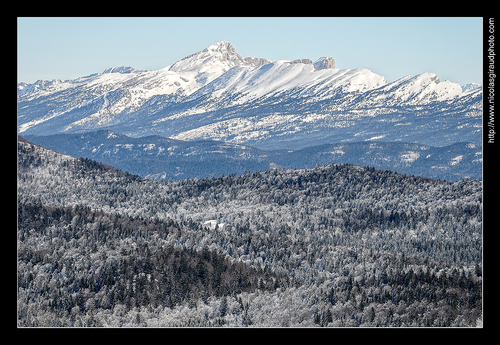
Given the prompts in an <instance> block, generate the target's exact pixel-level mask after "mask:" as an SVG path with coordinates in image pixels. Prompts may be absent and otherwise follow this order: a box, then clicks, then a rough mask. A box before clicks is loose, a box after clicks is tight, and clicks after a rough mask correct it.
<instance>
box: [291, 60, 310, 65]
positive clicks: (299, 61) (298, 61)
mask: <svg viewBox="0 0 500 345" xmlns="http://www.w3.org/2000/svg"><path fill="white" fill-rule="evenodd" d="M290 63H305V64H308V65H311V64H312V63H313V62H312V60H311V59H295V60H293V61H291V62H290Z"/></svg>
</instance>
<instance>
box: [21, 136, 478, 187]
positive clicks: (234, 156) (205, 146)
mask: <svg viewBox="0 0 500 345" xmlns="http://www.w3.org/2000/svg"><path fill="white" fill-rule="evenodd" d="M26 139H28V140H30V141H32V142H34V143H36V144H39V145H42V146H44V147H48V148H50V149H53V150H55V151H58V152H61V153H64V154H68V155H70V156H73V157H85V158H89V159H93V160H97V161H99V162H102V163H104V164H108V165H111V166H114V167H116V168H119V169H121V170H125V171H128V172H130V173H132V174H138V175H140V176H141V177H144V178H152V179H158V180H168V179H172V180H178V179H184V178H204V177H207V176H221V175H226V176H227V175H230V174H237V175H241V174H243V173H244V172H247V171H265V170H269V169H276V168H278V167H284V168H288V169H293V168H298V169H303V168H314V167H315V166H316V165H317V164H320V165H321V164H330V163H350V164H355V165H360V166H372V167H374V168H376V169H380V170H390V171H397V172H399V173H404V174H408V175H419V176H424V177H429V178H433V179H441V180H452V181H456V180H460V179H465V178H470V179H481V178H482V148H481V147H478V146H476V145H475V144H473V143H465V142H461V143H460V142H459V143H454V144H452V145H449V146H445V147H433V146H427V145H421V144H416V143H405V142H353V143H334V144H324V145H317V146H310V147H306V148H303V149H300V150H261V149H258V148H255V147H252V146H249V145H239V144H234V143H225V142H220V141H213V140H198V141H182V140H175V139H171V138H165V137H161V136H157V135H151V136H146V137H139V138H132V137H128V136H126V135H123V134H120V133H117V132H113V131H109V130H101V131H96V132H86V133H79V134H55V135H51V136H29V135H28V136H26Z"/></svg>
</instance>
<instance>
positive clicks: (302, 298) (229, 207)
mask: <svg viewBox="0 0 500 345" xmlns="http://www.w3.org/2000/svg"><path fill="white" fill-rule="evenodd" d="M18 325H19V326H152V327H153V326H278V327H281V326H301V327H311V326H330V327H331V326H333V327H342V326H344V327H356V326H361V327H375V326H393V327H400V326H441V327H448V326H477V325H482V181H480V180H462V181H459V182H454V183H451V182H446V181H439V180H432V179H429V178H423V177H418V176H406V175H400V174H396V173H393V172H390V171H379V170H376V169H373V168H369V167H360V166H354V165H349V164H329V165H324V166H317V167H316V168H314V169H301V170H298V169H294V170H285V169H276V170H268V171H261V172H246V173H244V174H242V175H229V176H220V177H210V178H205V179H191V180H189V179H187V180H180V181H168V182H159V181H151V180H147V179H142V178H140V177H138V176H135V175H131V174H128V173H125V172H122V171H120V170H117V169H115V168H112V167H110V166H106V165H103V164H100V163H97V162H95V161H92V160H89V159H76V158H72V157H69V156H64V155H61V154H59V153H57V152H54V151H51V150H48V149H45V148H42V147H39V146H36V145H34V144H31V143H29V142H27V141H25V140H22V139H21V140H20V141H19V144H18Z"/></svg>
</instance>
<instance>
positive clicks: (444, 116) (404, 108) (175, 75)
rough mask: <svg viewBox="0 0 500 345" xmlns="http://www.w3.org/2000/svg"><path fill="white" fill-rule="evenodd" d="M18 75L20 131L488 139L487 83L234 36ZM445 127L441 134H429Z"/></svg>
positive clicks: (297, 143) (277, 139)
mask: <svg viewBox="0 0 500 345" xmlns="http://www.w3.org/2000/svg"><path fill="white" fill-rule="evenodd" d="M105 71H108V73H96V74H92V75H89V76H86V77H80V78H77V79H74V80H69V81H60V80H53V81H37V82H36V83H33V84H26V83H19V84H18V133H21V134H22V133H24V134H25V135H28V134H32V135H33V134H37V135H48V134H56V133H78V132H85V131H94V130H97V129H110V130H113V131H116V132H119V133H124V134H126V135H128V136H133V137H140V136H144V135H150V134H158V135H161V136H165V137H172V138H177V139H182V140H198V139H214V140H221V141H228V142H232V143H248V144H251V145H254V146H257V147H259V148H263V149H279V148H289V147H291V148H293V149H300V148H304V147H307V146H311V145H313V144H314V145H319V144H326V143H331V142H350V141H366V140H382V139H383V140H384V141H405V142H408V141H410V142H419V143H421V144H425V145H433V146H446V145H449V144H452V143H454V142H457V141H467V142H473V143H475V144H476V145H481V140H482V139H481V131H482V121H481V117H482V88H481V87H477V86H474V85H472V86H471V85H469V86H467V87H466V88H465V91H464V90H462V88H461V86H460V85H458V84H456V83H452V82H449V81H440V80H439V78H438V76H437V75H435V74H434V73H423V74H419V75H417V76H413V77H411V76H407V77H403V78H401V79H399V80H396V81H394V82H391V83H388V82H387V81H386V80H385V78H384V77H382V76H379V75H377V74H376V73H373V72H371V71H370V70H368V69H363V68H360V69H351V70H347V69H339V68H338V67H337V66H335V60H334V59H333V58H331V57H330V58H329V57H327V58H324V57H323V58H319V59H318V60H317V61H316V62H314V63H312V60H310V59H304V58H301V59H296V60H293V61H288V60H276V61H270V60H268V59H265V58H243V57H241V56H240V55H239V54H238V53H237V52H236V50H235V49H234V47H233V46H232V45H231V44H230V43H229V42H227V41H221V42H218V43H216V44H214V45H211V46H209V47H207V48H205V49H204V50H201V51H199V52H196V53H194V54H191V55H188V56H186V57H185V58H183V59H181V60H179V61H177V62H175V63H174V64H172V65H169V66H166V67H165V68H162V69H159V70H155V71H139V70H134V69H133V68H132V67H119V68H110V69H106V70H105ZM434 132H436V133H437V132H440V133H441V135H439V136H437V135H432V134H431V135H429V133H434Z"/></svg>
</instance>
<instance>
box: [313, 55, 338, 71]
mask: <svg viewBox="0 0 500 345" xmlns="http://www.w3.org/2000/svg"><path fill="white" fill-rule="evenodd" d="M314 68H316V69H317V70H321V69H327V68H335V60H334V59H333V58H332V57H331V56H324V57H320V58H319V59H318V60H317V61H316V62H315V63H314Z"/></svg>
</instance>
